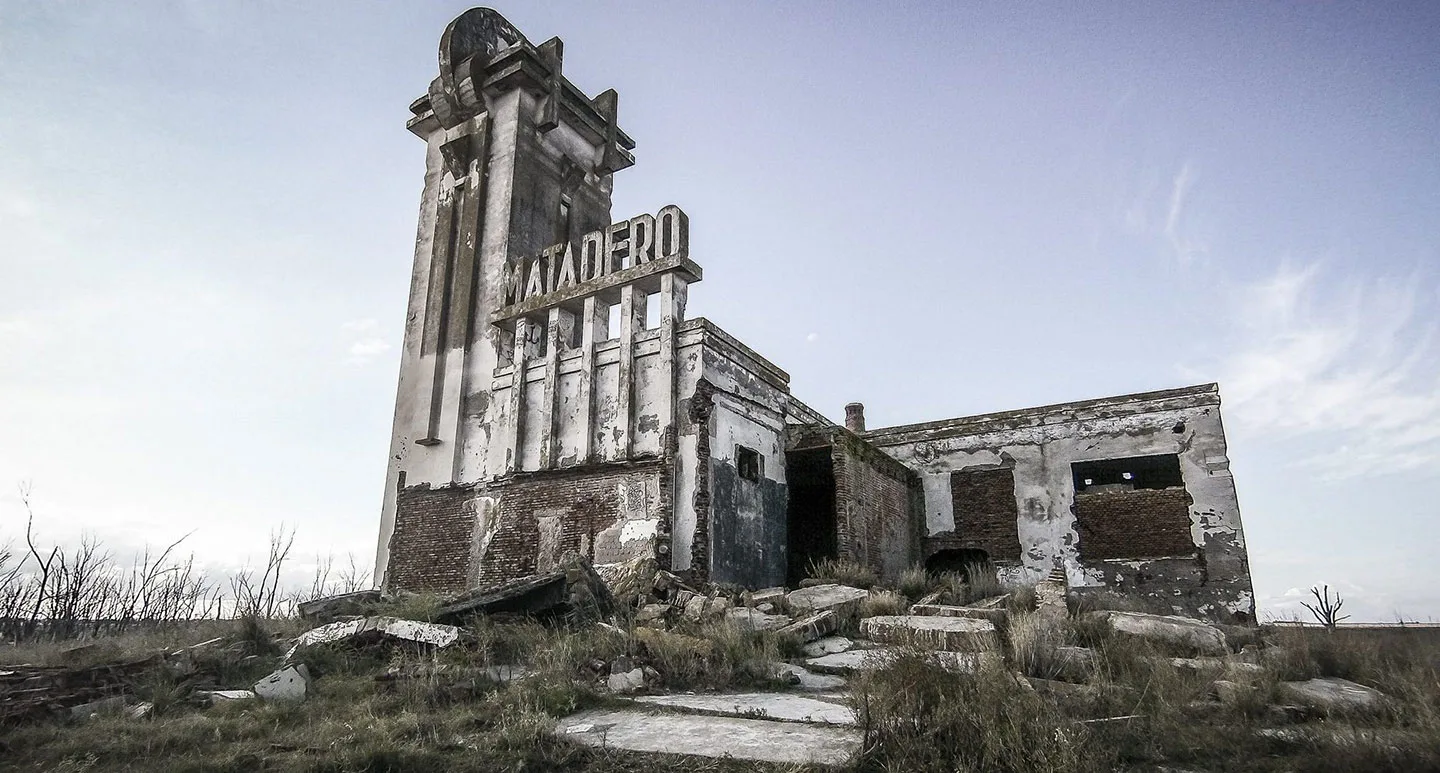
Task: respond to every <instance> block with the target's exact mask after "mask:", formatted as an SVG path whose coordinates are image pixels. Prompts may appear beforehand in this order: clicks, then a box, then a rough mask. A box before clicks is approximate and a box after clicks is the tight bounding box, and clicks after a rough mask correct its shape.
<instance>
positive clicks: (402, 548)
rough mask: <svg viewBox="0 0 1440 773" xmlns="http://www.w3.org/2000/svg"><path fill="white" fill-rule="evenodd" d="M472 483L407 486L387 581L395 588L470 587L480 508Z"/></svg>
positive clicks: (453, 589)
mask: <svg viewBox="0 0 1440 773" xmlns="http://www.w3.org/2000/svg"><path fill="white" fill-rule="evenodd" d="M472 498H473V492H472V489H471V487H470V486H444V487H441V488H433V489H432V488H430V487H429V486H428V485H421V486H411V487H409V488H404V489H401V490H400V492H399V496H398V497H397V498H396V502H395V531H394V533H393V534H391V536H390V567H389V569H388V570H387V572H386V578H385V582H386V585H387V587H388V588H390V589H393V590H410V591H431V592H435V593H454V592H458V591H462V590H464V589H465V587H466V585H467V584H468V583H467V569H468V567H469V564H470V535H471V534H472V533H474V531H475V511H474V508H472V507H469V506H467V505H468V504H469V502H470V501H471V499H472Z"/></svg>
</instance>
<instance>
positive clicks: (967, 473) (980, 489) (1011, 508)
mask: <svg viewBox="0 0 1440 773" xmlns="http://www.w3.org/2000/svg"><path fill="white" fill-rule="evenodd" d="M950 497H951V503H952V504H953V506H954V513H955V534H954V536H953V537H952V538H950V539H948V540H947V541H946V543H945V546H946V547H947V548H964V549H974V550H983V551H985V553H986V555H988V556H989V557H990V560H991V561H1019V560H1020V527H1019V525H1018V523H1017V521H1018V519H1019V517H1020V511H1019V509H1018V508H1017V507H1016V505H1015V473H1014V471H1013V470H1010V469H1009V468H1005V469H999V470H962V471H960V472H956V473H952V474H951V475H950Z"/></svg>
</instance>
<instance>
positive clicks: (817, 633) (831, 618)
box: [777, 609, 840, 642]
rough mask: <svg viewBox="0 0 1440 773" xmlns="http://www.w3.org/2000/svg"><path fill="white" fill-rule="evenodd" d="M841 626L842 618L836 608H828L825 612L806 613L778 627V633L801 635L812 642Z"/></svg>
mask: <svg viewBox="0 0 1440 773" xmlns="http://www.w3.org/2000/svg"><path fill="white" fill-rule="evenodd" d="M839 627H840V620H839V617H838V616H837V615H836V614H835V610H833V609H827V610H825V611H823V612H816V613H814V614H812V615H806V616H804V617H802V618H800V619H799V620H796V621H795V622H793V623H791V624H789V625H787V626H785V627H783V628H780V629H778V630H777V633H779V634H781V635H782V636H792V635H793V636H799V637H800V640H801V641H804V642H810V641H814V640H816V639H818V638H820V637H822V636H825V635H827V634H831V633H834V632H835V631H836V630H837V629H838V628H839Z"/></svg>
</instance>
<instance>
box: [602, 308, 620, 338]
mask: <svg viewBox="0 0 1440 773" xmlns="http://www.w3.org/2000/svg"><path fill="white" fill-rule="evenodd" d="M606 325H607V326H608V327H607V328H606V332H607V333H609V336H608V337H607V338H606V339H605V340H607V341H610V340H614V339H616V338H619V337H620V304H618V303H612V304H610V321H609V322H607V323H606Z"/></svg>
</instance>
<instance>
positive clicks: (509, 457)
mask: <svg viewBox="0 0 1440 773" xmlns="http://www.w3.org/2000/svg"><path fill="white" fill-rule="evenodd" d="M530 335H531V322H530V319H529V318H528V317H521V318H519V319H517V320H515V348H514V354H513V355H512V357H511V360H510V362H511V369H510V394H509V395H508V400H507V402H508V403H509V405H508V408H509V414H510V418H509V425H510V426H508V427H507V428H506V432H505V436H506V437H505V439H506V443H507V448H506V451H505V472H506V473H507V474H508V473H512V472H515V471H516V470H518V469H520V452H521V446H522V445H523V444H524V442H525V361H526V359H527V357H526V354H527V349H528V347H527V345H526V341H527V340H529V338H530Z"/></svg>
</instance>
